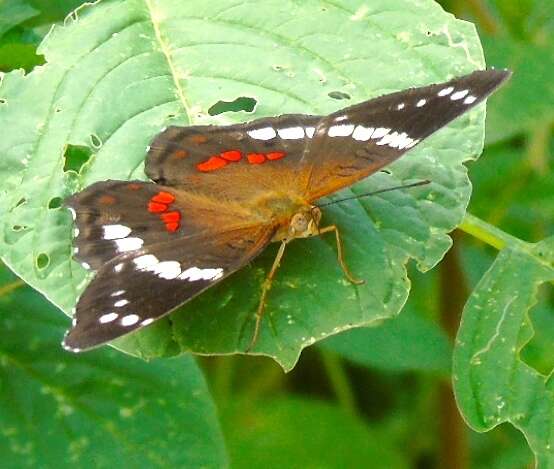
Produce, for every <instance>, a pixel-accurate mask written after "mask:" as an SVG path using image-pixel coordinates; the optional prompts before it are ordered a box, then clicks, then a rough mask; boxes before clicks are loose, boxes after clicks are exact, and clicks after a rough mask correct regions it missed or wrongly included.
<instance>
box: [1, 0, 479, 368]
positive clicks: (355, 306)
mask: <svg viewBox="0 0 554 469" xmlns="http://www.w3.org/2000/svg"><path fill="white" fill-rule="evenodd" d="M72 18H73V20H72V21H71V20H69V21H67V22H66V23H67V24H66V25H65V26H63V27H57V28H55V29H54V30H53V31H52V33H51V34H49V36H48V37H47V38H46V39H45V41H44V42H43V44H42V45H41V47H40V48H39V51H38V52H39V53H42V54H44V56H45V58H46V60H47V63H46V65H44V66H42V67H37V68H36V69H35V70H34V71H33V72H32V73H30V74H28V75H26V76H24V75H23V74H22V73H19V72H13V73H10V74H7V75H5V76H4V79H3V82H2V85H1V87H0V126H1V128H2V129H3V135H4V137H3V139H2V141H1V142H0V177H1V178H2V181H3V184H2V188H1V189H0V215H1V216H2V225H1V232H0V233H1V234H0V249H1V252H2V257H3V259H4V260H5V261H6V262H7V263H8V264H9V265H10V266H11V268H12V269H13V270H14V271H15V272H17V273H18V275H20V276H21V277H22V278H23V279H25V280H26V281H27V282H29V283H30V284H31V285H33V286H34V287H35V288H37V289H39V290H40V291H41V292H43V293H44V294H45V295H46V296H47V297H48V298H49V299H50V300H51V301H52V302H53V303H55V304H56V305H58V306H59V307H60V308H61V309H62V310H64V311H65V312H66V313H68V312H69V311H70V310H71V308H72V307H73V306H74V304H75V301H76V298H77V296H78V294H79V293H80V291H82V289H83V288H84V286H85V285H86V282H87V273H86V272H85V271H84V270H83V269H82V268H81V267H80V266H79V265H77V264H76V263H75V262H73V261H72V260H71V259H70V252H71V221H70V217H69V215H68V214H67V213H66V212H65V211H63V210H61V209H60V208H59V200H60V199H59V198H60V197H65V196H67V195H69V194H70V193H72V192H74V191H76V190H78V189H82V188H84V187H86V186H87V185H89V184H91V183H92V182H94V181H98V180H102V179H108V178H120V179H128V178H144V177H145V176H144V174H143V159H144V155H145V148H146V146H147V145H148V144H149V142H150V141H151V139H152V138H153V136H154V135H155V134H156V133H157V132H159V130H160V129H161V128H163V127H164V126H166V125H168V124H169V123H173V124H175V123H178V124H191V123H192V124H199V123H206V122H211V123H226V122H238V121H244V120H247V119H251V118H254V117H261V116H267V115H275V114H280V113H286V112H304V113H327V112H330V111H333V110H336V109H338V108H340V107H341V106H344V105H347V104H349V103H355V102H359V101H362V100H365V99H368V98H370V97H373V96H376V95H379V94H382V93H384V92H389V91H393V90H398V89H402V88H406V87H409V86H412V85H421V84H426V83H430V82H437V81H442V80H446V79H448V78H450V77H452V76H454V75H460V74H463V73H465V72H469V71H470V70H472V69H475V68H478V67H482V66H483V57H482V51H481V47H480V44H479V40H478V37H477V35H476V33H475V29H474V27H473V25H471V24H469V23H466V22H462V21H458V20H456V19H455V18H454V17H453V16H451V15H449V14H446V13H445V12H444V11H443V10H442V9H441V8H440V7H439V6H438V5H437V4H436V3H434V2H433V1H431V0H418V1H416V0H392V1H391V0H379V1H374V2H372V3H371V5H367V4H365V3H363V2H361V1H360V0H350V1H346V0H345V1H342V2H330V1H321V0H311V1H306V2H302V3H299V2H296V1H292V0H286V1H284V2H283V1H282V0H266V1H264V2H257V3H256V7H255V8H253V3H249V2H237V1H230V0H225V1H219V2H201V1H188V2H181V1H177V0H125V1H123V0H120V1H110V2H100V3H98V4H95V5H94V6H88V7H85V8H82V9H80V10H78V11H77V12H76V13H75V14H74V15H73V16H72ZM336 92H340V93H338V94H337V93H336ZM241 96H245V97H251V98H254V99H255V100H256V101H257V106H256V108H255V110H254V112H252V113H245V112H231V113H223V114H219V115H217V116H210V115H209V113H208V109H210V107H211V106H213V105H214V104H216V103H217V102H219V101H220V100H224V101H233V100H234V99H235V98H238V97H241ZM331 96H334V97H335V98H336V97H346V96H349V97H350V99H342V100H337V99H335V98H332V97H331ZM483 115H484V113H483V108H482V107H481V108H480V109H478V110H476V111H473V112H471V113H470V114H469V115H467V116H465V117H463V118H462V119H459V120H458V121H457V122H455V123H454V124H452V125H451V126H449V127H448V128H447V129H444V130H442V131H441V132H439V133H438V134H436V135H434V136H433V137H432V138H430V139H429V140H428V141H427V142H426V143H425V144H424V145H421V146H418V148H417V149H415V150H414V151H413V152H411V153H410V155H409V156H407V157H405V158H403V159H402V160H400V161H399V162H397V163H395V164H394V165H393V166H392V167H391V172H392V173H391V174H384V173H380V174H378V175H376V176H374V177H372V178H369V179H368V180H367V181H365V182H363V183H361V184H358V185H357V186H356V187H355V188H354V189H353V190H354V192H356V193H360V192H364V191H368V190H372V189H375V188H377V187H386V186H390V185H393V184H397V183H399V182H402V181H414V180H420V179H431V180H432V181H433V183H432V184H430V185H428V186H425V187H422V188H418V189H412V190H408V191H397V192H393V193H387V194H383V195H381V196H378V197H373V198H366V199H362V200H360V201H358V202H352V203H350V204H343V205H340V206H339V205H337V206H334V207H333V208H332V209H330V210H328V211H327V213H326V214H325V219H326V221H330V222H335V223H337V224H338V225H339V226H341V227H342V229H343V234H344V240H345V247H346V253H347V258H348V260H349V262H350V267H351V269H352V270H353V271H354V273H355V274H356V275H357V276H358V277H362V278H364V279H366V281H367V283H366V284H365V285H364V286H362V287H354V286H352V285H350V284H349V283H348V282H346V281H345V279H344V278H343V277H342V273H341V271H340V269H339V268H338V266H337V262H336V259H335V257H336V255H335V247H334V243H333V242H332V239H331V238H325V239H310V240H302V241H298V242H295V243H292V245H291V246H290V249H288V251H287V253H286V254H285V259H284V262H283V268H282V270H281V271H280V272H279V274H278V280H277V281H276V283H275V286H274V289H273V290H272V291H271V293H270V296H269V305H268V308H267V312H266V318H265V321H264V324H263V328H262V331H261V336H260V340H259V342H258V344H257V347H256V349H255V352H256V353H260V354H266V355H270V356H273V357H274V358H276V359H277V360H278V361H279V362H280V363H281V364H282V365H283V366H284V367H285V368H286V369H290V368H291V367H292V366H293V365H294V363H295V362H296V360H297V358H298V355H299V353H300V350H301V349H302V348H303V347H305V346H307V345H310V344H312V343H314V342H315V341H317V340H320V339H322V338H324V337H326V336H329V335H331V334H335V333H338V332H340V331H342V330H345V329H348V328H351V327H355V326H360V325H367V324H371V323H374V322H375V321H378V320H382V319H385V318H388V317H391V316H394V315H395V314H397V313H398V312H399V311H400V309H401V307H402V305H403V304H404V302H405V301H406V297H407V294H408V290H409V282H408V279H407V275H406V270H405V264H406V263H407V262H408V260H409V259H410V258H413V259H415V260H416V261H417V263H418V266H419V267H420V269H421V270H427V269H430V268H431V267H433V266H434V265H435V264H436V263H437V262H438V261H439V260H440V259H441V257H442V256H443V254H444V252H445V251H446V250H447V249H448V247H449V246H450V243H451V241H450V238H449V237H448V236H447V232H448V231H450V230H451V229H453V228H454V227H455V226H456V225H457V224H458V223H459V221H460V219H461V218H462V216H463V214H464V210H465V207H466V205H467V202H468V198H469V194H470V185H469V181H468V179H467V176H466V169H465V167H464V166H463V164H462V163H463V162H464V161H467V160H468V159H471V158H474V157H476V155H478V154H479V153H480V151H481V149H482V141H483ZM68 144H71V145H77V146H83V147H88V148H89V149H90V151H91V152H92V156H91V158H90V160H89V161H88V162H87V163H86V164H85V165H84V166H82V167H81V169H80V172H78V173H77V172H75V171H66V172H64V151H65V149H66V147H67V145H68ZM274 253H275V250H274V249H273V248H270V249H268V250H267V251H266V253H265V254H264V255H263V256H261V258H260V259H259V260H257V261H256V262H254V263H253V265H252V266H249V267H246V268H244V269H243V270H242V271H241V272H240V273H238V274H237V275H234V276H233V277H232V278H230V279H229V280H228V281H225V282H224V283H223V284H222V285H220V286H218V287H215V288H214V289H212V290H211V291H209V292H207V293H205V294H203V295H201V297H200V298H198V299H197V300H195V301H193V302H192V303H190V304H189V305H187V306H186V307H184V308H181V310H180V311H179V312H177V313H176V314H173V315H172V316H171V318H170V319H167V320H163V321H161V322H160V323H158V324H156V325H153V326H152V327H150V328H147V329H146V330H145V331H143V332H141V333H139V334H136V335H134V336H131V337H130V338H129V339H126V340H123V341H121V342H119V344H118V346H119V347H121V348H124V349H125V350H127V351H128V352H130V353H133V354H136V355H140V356H145V357H152V356H160V355H168V354H174V353H178V352H179V351H184V350H193V351H195V352H201V353H233V352H236V351H240V350H244V349H245V348H246V346H247V344H248V343H249V340H250V336H251V333H252V328H253V322H254V321H253V315H254V311H255V308H256V305H257V301H258V298H259V291H260V286H261V283H262V281H263V278H264V272H266V271H267V267H268V265H269V264H270V263H271V261H272V256H273V255H274Z"/></svg>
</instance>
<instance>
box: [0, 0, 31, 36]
mask: <svg viewBox="0 0 554 469" xmlns="http://www.w3.org/2000/svg"><path fill="white" fill-rule="evenodd" d="M38 13H39V12H38V11H37V10H35V9H34V8H33V7H32V6H31V5H29V4H27V3H26V2H24V1H21V0H0V38H1V37H2V36H3V35H4V34H5V33H6V32H7V31H9V30H10V29H12V28H13V27H14V26H17V25H18V24H20V23H23V22H24V21H25V20H28V19H29V18H32V17H33V16H36V15H38Z"/></svg>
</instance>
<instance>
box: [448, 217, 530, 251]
mask: <svg viewBox="0 0 554 469" xmlns="http://www.w3.org/2000/svg"><path fill="white" fill-rule="evenodd" d="M458 229H459V230H461V231H463V232H464V233H467V234H470V235H471V236H474V237H475V238H477V239H479V240H480V241H483V242H484V243H486V244H488V245H489V246H492V247H494V248H496V249H498V250H499V251H500V250H502V249H504V248H505V247H506V246H519V247H522V246H524V245H525V243H524V242H523V241H521V240H520V239H517V238H515V237H514V236H512V235H509V234H508V233H506V232H504V231H502V230H501V229H500V228H497V227H496V226H493V225H491V224H489V223H487V222H486V221H484V220H481V219H480V218H477V217H476V216H474V215H471V214H470V213H466V215H465V217H464V219H463V221H462V224H461V225H460V226H458Z"/></svg>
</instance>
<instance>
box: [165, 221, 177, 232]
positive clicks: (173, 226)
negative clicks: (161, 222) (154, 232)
mask: <svg viewBox="0 0 554 469" xmlns="http://www.w3.org/2000/svg"><path fill="white" fill-rule="evenodd" d="M165 228H166V230H167V231H169V232H170V233H174V232H175V231H177V230H178V229H179V222H176V221H175V222H171V223H166V224H165Z"/></svg>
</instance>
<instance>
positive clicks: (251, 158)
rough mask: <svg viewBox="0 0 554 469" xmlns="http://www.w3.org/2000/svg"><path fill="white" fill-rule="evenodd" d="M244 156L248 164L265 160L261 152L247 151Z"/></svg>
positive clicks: (260, 162)
mask: <svg viewBox="0 0 554 469" xmlns="http://www.w3.org/2000/svg"><path fill="white" fill-rule="evenodd" d="M246 157H247V158H248V162H249V163H250V164H262V163H264V162H265V155H264V154H263V153H248V155H246Z"/></svg>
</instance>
